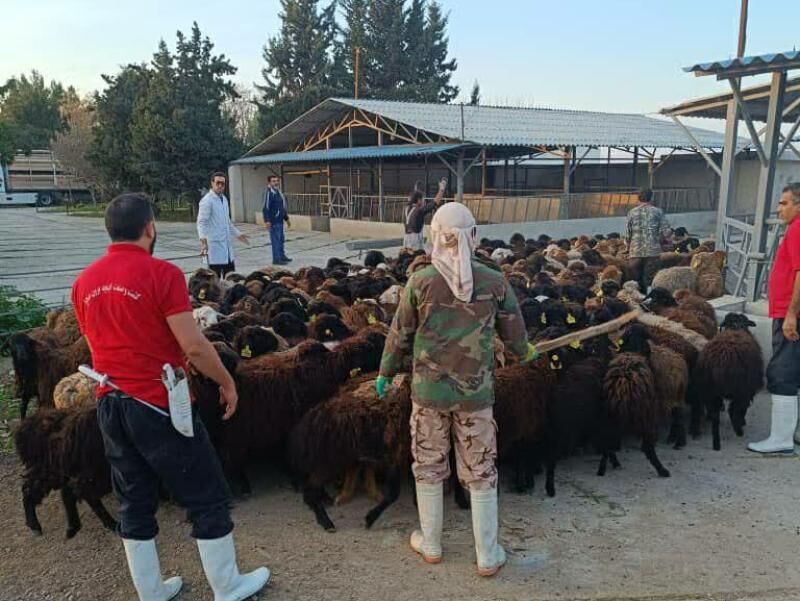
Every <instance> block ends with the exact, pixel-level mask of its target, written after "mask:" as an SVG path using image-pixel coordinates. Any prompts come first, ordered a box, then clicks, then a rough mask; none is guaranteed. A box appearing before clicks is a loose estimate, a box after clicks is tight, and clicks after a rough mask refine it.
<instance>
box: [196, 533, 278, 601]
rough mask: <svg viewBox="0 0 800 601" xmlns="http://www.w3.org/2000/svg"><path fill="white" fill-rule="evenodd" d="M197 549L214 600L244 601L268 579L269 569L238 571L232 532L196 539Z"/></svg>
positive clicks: (262, 586)
mask: <svg viewBox="0 0 800 601" xmlns="http://www.w3.org/2000/svg"><path fill="white" fill-rule="evenodd" d="M197 548H198V549H199V550H200V561H201V562H202V564H203V571H204V572H205V573H206V578H207V579H208V584H210V585H211V590H212V591H214V601H244V600H245V599H248V598H249V597H251V596H253V595H255V594H256V593H257V592H258V591H260V590H261V589H262V588H264V586H265V585H266V584H267V582H269V577H270V572H269V570H268V569H267V568H256V569H255V570H253V571H252V572H248V573H247V574H240V573H239V568H238V567H237V565H236V549H235V548H234V546H233V534H227V535H226V536H223V537H222V538H215V539H206V540H201V539H197Z"/></svg>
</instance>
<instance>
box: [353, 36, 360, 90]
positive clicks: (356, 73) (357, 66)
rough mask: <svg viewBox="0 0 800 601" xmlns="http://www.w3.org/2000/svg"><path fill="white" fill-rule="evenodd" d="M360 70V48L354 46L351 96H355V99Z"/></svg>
mask: <svg viewBox="0 0 800 601" xmlns="http://www.w3.org/2000/svg"><path fill="white" fill-rule="evenodd" d="M360 71H361V48H359V47H358V46H356V60H355V64H354V65H353V75H354V77H353V87H354V88H355V89H354V90H353V98H355V99H356V100H358V83H359V82H358V80H359V76H360Z"/></svg>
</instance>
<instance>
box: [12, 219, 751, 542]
mask: <svg viewBox="0 0 800 601" xmlns="http://www.w3.org/2000/svg"><path fill="white" fill-rule="evenodd" d="M626 253H627V249H626V245H625V242H624V241H623V240H621V239H620V237H619V236H618V235H616V234H609V235H608V236H600V235H598V236H594V237H589V236H581V237H578V238H573V239H571V240H551V239H550V238H548V237H547V236H541V237H540V238H539V239H537V240H526V239H525V238H524V237H522V236H521V235H519V234H515V235H514V236H512V238H511V240H510V241H509V242H508V243H506V242H504V241H499V240H486V239H484V240H481V241H480V245H479V247H478V249H477V251H476V254H477V257H478V259H479V260H481V261H485V262H487V263H490V264H492V265H493V266H494V267H496V268H497V269H498V270H501V271H502V272H503V273H504V274H505V276H506V279H507V281H508V283H509V285H510V286H511V287H512V288H513V290H514V291H515V293H516V295H517V298H518V300H519V302H520V307H521V310H522V313H523V317H524V319H525V325H526V328H527V330H528V336H529V338H530V339H531V340H532V341H544V340H551V339H554V338H558V337H561V336H563V335H565V334H568V333H570V332H575V331H579V330H583V329H585V328H588V327H590V326H595V325H599V324H604V323H608V322H610V321H612V320H614V319H617V318H619V317H621V316H623V315H630V312H631V311H637V312H638V313H637V315H636V319H635V320H633V321H631V322H630V323H628V324H626V325H625V326H623V327H622V328H621V329H619V330H616V331H613V332H611V333H610V334H604V335H602V336H596V337H593V338H590V339H587V340H583V341H582V342H575V343H573V344H571V345H568V346H565V347H563V348H559V349H557V350H551V351H549V352H546V353H543V354H542V356H541V357H540V358H539V359H537V360H535V361H533V362H530V363H527V364H524V365H523V364H519V363H518V362H516V360H515V358H514V357H512V356H509V355H508V354H507V353H506V352H505V350H504V349H503V347H502V344H501V343H500V342H499V339H498V342H497V345H496V369H495V378H496V403H495V408H494V412H495V419H496V421H497V424H498V452H499V460H500V462H501V463H503V464H506V465H508V466H509V467H510V469H511V472H512V473H513V483H512V486H513V488H514V489H515V490H517V491H519V492H524V491H527V490H530V489H531V488H532V487H533V483H534V476H535V475H536V474H538V473H539V472H540V471H542V470H543V471H544V473H545V489H546V491H547V494H548V495H551V496H553V495H555V492H556V491H555V468H556V465H557V462H558V460H559V459H560V458H562V457H565V456H567V455H569V454H571V453H574V452H575V451H576V450H578V449H584V450H585V451H587V452H596V453H597V454H598V457H599V463H598V475H600V476H602V475H604V474H605V473H606V469H607V465H608V463H609V462H610V463H611V466H612V468H616V467H618V466H619V460H618V458H617V455H616V453H617V451H618V450H619V449H620V445H621V441H622V440H623V437H636V438H637V439H638V440H640V441H641V449H642V451H643V453H644V455H645V456H646V457H647V459H648V461H649V462H650V463H651V464H652V466H653V468H654V469H655V471H656V472H657V474H658V475H659V476H661V477H668V476H669V475H670V474H669V471H668V470H667V469H666V468H665V467H664V466H663V465H662V463H661V461H660V460H659V458H658V455H657V452H656V448H657V443H658V439H659V432H660V427H661V426H662V425H666V426H668V430H669V432H668V436H667V438H666V441H667V442H668V443H671V444H674V446H675V447H676V448H680V447H682V446H684V445H685V444H686V441H687V427H686V423H687V420H688V423H689V427H688V432H689V433H690V434H691V435H692V436H693V437H695V438H697V437H699V436H701V434H702V430H703V423H704V421H705V420H707V421H710V424H711V433H712V445H713V447H714V448H715V449H719V448H720V435H719V424H720V414H721V412H722V411H723V410H724V409H725V401H726V400H727V401H728V408H727V411H728V413H729V415H730V418H731V422H732V425H733V428H734V430H735V431H736V433H737V434H738V435H742V433H743V427H744V426H745V418H746V412H747V409H748V407H749V406H750V404H751V403H752V400H753V397H754V395H755V394H756V392H757V391H758V390H759V389H760V388H761V386H762V380H763V371H764V367H763V361H762V355H761V350H760V348H759V346H758V344H757V342H756V341H755V339H754V338H753V336H752V335H751V334H750V332H749V331H748V328H749V327H751V326H752V325H754V324H752V322H749V320H748V319H747V318H746V317H745V316H743V315H738V314H729V315H728V316H727V317H726V318H725V320H724V321H723V322H722V323H721V324H719V325H718V324H717V322H716V318H715V313H714V310H713V309H712V308H711V306H710V305H709V304H708V302H706V299H708V298H713V297H716V296H719V295H721V294H722V269H723V266H724V253H721V252H718V251H717V252H715V251H714V248H713V243H710V242H704V243H702V244H701V243H700V242H699V241H698V240H696V239H694V238H690V237H688V236H680V237H678V238H676V239H675V240H674V241H673V243H672V244H671V245H670V246H668V247H665V249H664V253H663V254H662V256H661V259H660V261H659V265H658V269H657V270H655V271H657V273H656V272H654V273H653V274H651V275H653V288H652V289H651V290H650V292H649V293H648V294H646V295H645V293H643V292H642V291H640V290H639V286H638V285H637V284H636V282H635V279H636V278H637V275H638V274H636V273H635V271H634V263H633V262H632V261H630V260H629V259H628V258H627V255H626ZM426 260H427V259H426V257H425V255H424V253H416V254H415V253H410V252H404V251H401V253H400V254H399V256H398V257H396V258H394V259H387V258H386V257H384V256H383V254H381V253H379V252H377V251H371V252H369V253H367V254H366V256H365V257H364V261H363V265H354V264H349V263H346V262H344V261H341V260H338V259H330V260H329V261H328V264H327V266H326V267H325V268H324V269H321V268H316V267H310V268H302V269H300V270H298V271H297V272H296V273H291V272H289V271H286V270H283V269H263V270H259V271H255V272H253V273H251V274H249V275H248V276H246V277H245V276H242V275H238V274H229V275H228V276H227V277H226V279H225V280H224V281H219V280H218V279H217V278H216V276H215V275H214V274H213V273H212V272H210V271H208V270H202V269H201V270H198V271H196V272H195V273H194V274H193V275H192V276H191V278H190V280H189V292H190V294H191V296H192V300H193V304H194V307H195V310H194V312H195V318H196V320H197V321H198V323H199V324H200V326H201V327H202V328H203V331H204V333H205V335H206V336H207V337H208V339H209V340H210V341H211V342H212V343H213V344H214V346H215V348H216V350H217V352H218V353H219V355H220V358H221V359H222V362H223V364H224V365H225V367H226V368H227V369H228V370H229V371H230V372H231V374H232V375H233V377H234V379H235V381H236V384H237V388H238V391H239V407H238V410H237V412H236V413H235V414H234V416H233V417H232V418H231V419H230V420H227V421H223V420H222V419H221V409H220V405H219V398H218V394H219V389H218V387H217V386H216V385H215V384H214V383H213V382H210V381H208V380H207V379H205V378H204V377H203V376H202V375H200V374H197V373H193V374H192V375H191V388H192V391H193V395H194V397H195V399H196V404H197V410H198V411H199V413H200V416H201V418H202V419H203V421H204V423H205V425H206V427H207V429H208V431H209V434H210V436H211V440H212V442H213V444H214V446H215V448H216V449H217V452H218V453H219V457H220V459H221V462H222V465H223V468H224V470H225V473H226V475H227V477H228V479H229V482H230V484H231V487H232V489H233V491H234V492H235V493H248V492H250V483H249V480H248V478H247V470H248V468H249V467H251V466H254V465H259V464H264V463H270V464H273V465H276V466H278V467H280V468H281V469H284V470H286V471H287V473H288V474H289V477H290V478H291V479H292V482H293V483H294V484H295V485H296V486H297V488H298V489H300V490H302V494H303V500H304V501H305V503H306V504H307V505H308V506H309V507H310V508H311V509H312V510H313V512H314V514H315V516H316V519H317V521H318V523H319V524H320V525H322V526H323V527H324V528H326V529H328V530H333V529H334V528H335V526H334V524H333V522H332V521H331V519H330V517H329V516H328V514H327V511H326V506H327V505H329V504H330V503H332V502H337V503H344V502H346V501H347V499H349V498H350V497H351V496H352V495H353V494H354V491H355V489H356V487H357V485H358V484H359V482H360V481H361V480H363V481H364V484H365V487H366V490H367V493H368V494H369V495H370V497H372V498H373V499H374V503H375V505H374V507H373V508H372V509H371V510H370V511H369V513H368V514H367V516H366V518H365V522H366V526H367V527H369V526H371V525H372V524H373V523H374V522H375V520H377V519H378V517H379V516H380V515H381V513H382V512H383V511H384V510H385V509H386V508H387V507H388V506H390V505H391V504H392V503H393V502H394V501H395V500H396V499H397V497H398V495H399V494H400V490H401V487H402V483H403V481H404V480H405V479H407V478H408V474H409V471H410V470H409V466H410V461H411V453H410V436H409V428H408V421H409V416H410V413H411V399H410V388H409V382H408V377H407V375H403V376H399V377H398V378H396V382H395V386H394V387H393V388H392V389H391V390H390V393H389V394H388V395H387V396H386V398H384V399H381V400H379V399H377V397H376V395H375V392H374V378H375V377H376V370H377V369H378V366H379V363H380V359H381V354H382V351H383V345H384V341H385V338H386V334H387V332H388V327H389V324H390V323H391V319H392V316H393V314H394V312H395V310H396V308H397V304H398V302H399V300H400V298H401V292H402V288H403V285H404V283H405V282H406V280H407V278H408V276H409V275H410V274H411V273H413V271H414V269H416V268H417V267H418V266H419V265H422V264H425V262H426ZM11 351H12V358H13V362H14V370H15V373H16V377H17V387H18V394H19V396H20V397H21V399H22V403H21V411H22V417H23V419H22V421H21V423H20V425H19V427H18V428H17V430H16V433H15V443H16V448H17V452H18V455H19V457H20V459H21V461H22V463H23V464H24V466H25V472H24V476H23V485H22V495H23V505H24V510H25V518H26V524H27V525H28V526H29V527H30V528H31V529H32V530H33V531H34V532H37V533H41V531H42V528H41V525H40V523H39V521H38V519H37V516H36V506H37V505H38V504H39V503H41V501H42V499H43V498H44V497H45V496H46V495H47V494H49V492H51V491H53V490H59V491H60V492H61V496H62V500H63V502H64V506H65V510H66V516H67V522H68V529H67V536H68V537H71V536H74V535H75V534H76V533H77V532H78V530H79V529H80V527H81V524H80V519H79V517H78V513H77V509H76V504H77V502H78V501H81V500H82V501H86V502H87V503H88V504H89V506H90V507H91V509H92V510H93V511H94V513H95V514H96V515H97V516H98V518H99V519H100V520H101V521H102V523H103V524H104V525H105V526H107V527H109V528H113V527H114V526H115V520H114V518H113V517H112V516H111V515H110V514H109V512H108V511H107V510H106V509H105V507H104V506H103V503H102V497H103V496H105V495H106V494H108V493H109V492H110V491H111V482H110V474H109V467H108V464H107V463H106V460H105V457H104V454H103V446H102V438H101V435H100V431H99V428H98V425H97V418H96V415H95V410H94V385H93V383H92V382H91V381H89V380H88V379H87V378H85V377H84V376H82V375H81V374H78V373H75V372H76V371H77V368H78V366H79V365H81V364H84V363H87V364H90V363H91V356H90V353H89V349H88V346H87V344H86V342H85V340H84V339H83V338H81V336H80V332H79V331H78V328H77V324H76V322H75V317H74V314H73V313H72V312H71V310H69V309H65V310H62V311H59V312H54V313H52V314H51V315H50V316H49V318H48V322H47V325H46V326H42V327H40V328H36V329H34V330H30V331H28V332H24V333H20V334H17V335H15V336H14V337H13V338H12V340H11ZM410 369H411V366H410V365H409V366H408V370H407V371H410ZM34 396H35V397H37V399H38V409H37V411H36V412H35V413H33V414H32V415H30V416H27V417H26V415H25V414H26V412H27V409H28V403H29V400H30V399H31V398H32V397H34ZM453 485H454V486H453V487H454V492H455V495H456V500H457V502H458V503H459V505H461V506H467V505H468V503H469V500H468V494H467V493H466V492H465V491H464V490H462V489H461V487H460V486H459V485H458V483H457V482H454V483H453ZM331 490H335V491H336V496H335V499H334V498H333V497H332V495H331V494H330V492H329V491H331Z"/></svg>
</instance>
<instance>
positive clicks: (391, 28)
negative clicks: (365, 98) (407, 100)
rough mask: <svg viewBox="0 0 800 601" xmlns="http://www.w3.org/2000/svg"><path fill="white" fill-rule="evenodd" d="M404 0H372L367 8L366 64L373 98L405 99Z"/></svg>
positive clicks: (365, 73) (366, 76) (370, 92)
mask: <svg viewBox="0 0 800 601" xmlns="http://www.w3.org/2000/svg"><path fill="white" fill-rule="evenodd" d="M405 17H406V11H405V0H370V2H369V8H368V11H367V23H366V40H367V49H366V54H367V59H368V60H367V63H366V64H365V67H367V68H366V69H365V71H364V79H365V81H366V82H367V88H368V89H369V94H370V96H371V97H372V98H382V99H388V100H393V99H397V100H400V99H403V97H404V96H403V91H402V85H403V80H404V77H405V75H406V74H407V67H406V65H407V56H406V46H405Z"/></svg>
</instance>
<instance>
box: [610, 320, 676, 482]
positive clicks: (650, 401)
mask: <svg viewBox="0 0 800 601" xmlns="http://www.w3.org/2000/svg"><path fill="white" fill-rule="evenodd" d="M649 360H650V345H649V343H648V340H647V333H646V331H645V329H644V327H643V326H641V325H639V324H636V323H634V324H632V325H630V326H628V328H627V330H626V331H625V334H624V336H623V346H622V352H621V353H619V354H618V355H617V356H616V357H614V358H613V359H612V360H611V363H609V366H608V371H607V372H606V375H605V377H604V379H603V393H604V397H605V411H606V418H607V419H608V427H609V428H610V429H611V431H612V432H611V434H610V435H609V436H608V440H609V441H612V440H613V441H615V446H617V445H618V444H619V441H621V439H622V434H623V433H625V432H628V433H631V434H635V435H637V436H639V437H640V438H641V439H642V452H643V453H644V454H645V456H646V457H647V459H648V460H649V461H650V463H651V465H652V466H653V467H654V468H655V469H656V472H657V473H658V475H659V476H661V477H662V478H667V477H669V475H670V473H669V471H668V470H667V469H666V468H665V467H664V466H663V465H662V464H661V461H660V460H659V459H658V456H657V455H656V451H655V443H656V440H657V439H658V424H659V422H660V421H661V420H662V419H663V418H664V417H665V415H666V408H665V407H664V404H663V398H662V397H661V395H659V394H658V392H657V389H656V381H655V375H654V374H653V370H652V368H651V367H650V363H649ZM613 450H614V449H613V448H610V445H609V446H607V447H606V448H604V449H602V451H603V456H602V458H601V459H600V467H599V468H598V471H597V473H598V475H601V476H602V475H604V474H605V470H606V462H607V461H608V459H609V456H610V453H611V452H612V451H613Z"/></svg>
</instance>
